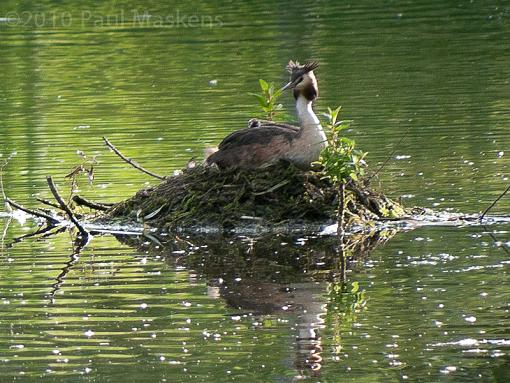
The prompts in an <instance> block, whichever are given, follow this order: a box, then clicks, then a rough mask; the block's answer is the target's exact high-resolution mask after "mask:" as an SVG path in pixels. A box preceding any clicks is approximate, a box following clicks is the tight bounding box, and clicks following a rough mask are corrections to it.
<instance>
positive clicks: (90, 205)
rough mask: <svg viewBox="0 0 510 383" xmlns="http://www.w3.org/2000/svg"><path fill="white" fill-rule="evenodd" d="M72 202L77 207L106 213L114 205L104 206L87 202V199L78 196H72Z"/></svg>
mask: <svg viewBox="0 0 510 383" xmlns="http://www.w3.org/2000/svg"><path fill="white" fill-rule="evenodd" d="M73 202H74V203H75V204H77V205H79V206H85V207H88V208H90V209H94V210H100V211H106V210H108V209H110V208H111V207H112V206H114V205H115V204H106V203H99V202H93V201H89V200H88V199H85V198H83V197H80V196H79V195H75V196H73Z"/></svg>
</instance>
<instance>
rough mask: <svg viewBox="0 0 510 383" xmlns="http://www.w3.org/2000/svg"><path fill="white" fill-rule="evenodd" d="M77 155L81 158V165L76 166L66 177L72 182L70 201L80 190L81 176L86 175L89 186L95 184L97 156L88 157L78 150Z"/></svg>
mask: <svg viewBox="0 0 510 383" xmlns="http://www.w3.org/2000/svg"><path fill="white" fill-rule="evenodd" d="M76 154H77V155H78V156H79V157H80V159H81V163H79V164H78V165H76V166H75V167H74V168H73V170H71V172H69V174H67V175H66V176H65V178H66V179H68V180H70V182H71V195H70V197H69V199H71V198H72V197H73V194H74V192H75V191H77V189H78V177H79V176H80V175H86V176H87V180H88V183H89V185H92V183H93V182H94V165H97V160H96V156H92V157H88V156H86V155H85V153H84V152H82V151H81V150H77V151H76Z"/></svg>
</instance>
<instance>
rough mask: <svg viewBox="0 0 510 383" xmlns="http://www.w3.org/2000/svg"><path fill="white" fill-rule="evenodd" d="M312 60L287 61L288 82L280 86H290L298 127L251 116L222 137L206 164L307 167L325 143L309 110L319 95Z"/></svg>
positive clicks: (232, 166) (311, 111)
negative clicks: (283, 162)
mask: <svg viewBox="0 0 510 383" xmlns="http://www.w3.org/2000/svg"><path fill="white" fill-rule="evenodd" d="M317 67H318V64H317V63H316V62H310V63H307V64H305V65H300V64H299V63H298V62H293V61H290V62H289V64H288V65H287V70H288V71H289V72H290V81H289V83H288V84H287V85H285V86H284V87H283V88H282V89H283V90H286V89H293V92H294V98H295V99H296V110H297V115H298V118H299V126H293V125H289V124H283V123H276V122H273V121H267V120H258V119H251V120H250V121H249V122H248V128H245V129H241V130H238V131H235V132H233V133H231V134H230V135H228V136H227V137H225V138H224V139H223V141H222V142H221V143H220V145H219V146H218V151H216V152H215V153H213V154H211V155H210V156H209V157H208V158H207V159H206V163H207V164H209V165H212V164H216V165H217V166H218V167H219V168H221V169H225V168H244V169H253V168H260V167H265V166H269V165H271V164H274V163H276V162H278V161H279V160H286V161H288V162H290V163H292V164H294V165H295V166H297V167H299V168H302V169H309V168H310V166H311V163H312V162H315V161H317V160H318V159H319V155H320V152H321V150H322V149H323V148H324V147H326V146H327V140H326V135H325V133H324V130H323V129H322V126H321V124H320V122H319V119H318V118H317V116H316V115H315V113H314V111H313V109H312V103H313V101H314V100H315V99H316V98H317V97H318V95H319V88H318V86H317V79H316V78H315V75H314V73H313V70H314V69H316V68H317Z"/></svg>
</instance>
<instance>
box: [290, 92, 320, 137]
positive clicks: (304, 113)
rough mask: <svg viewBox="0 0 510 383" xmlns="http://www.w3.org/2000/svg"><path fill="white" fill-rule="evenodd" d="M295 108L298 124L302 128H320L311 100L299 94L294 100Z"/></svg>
mask: <svg viewBox="0 0 510 383" xmlns="http://www.w3.org/2000/svg"><path fill="white" fill-rule="evenodd" d="M296 110H297V115H298V118H299V125H300V126H301V128H302V129H321V130H322V126H321V123H320V121H319V119H318V117H317V115H316V114H315V112H314V111H313V109H312V101H310V100H308V99H307V98H306V97H305V96H303V95H300V96H299V97H298V98H297V100H296Z"/></svg>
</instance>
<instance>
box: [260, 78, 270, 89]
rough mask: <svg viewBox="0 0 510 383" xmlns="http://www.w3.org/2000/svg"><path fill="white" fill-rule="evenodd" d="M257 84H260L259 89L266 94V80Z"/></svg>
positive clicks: (261, 80)
mask: <svg viewBox="0 0 510 383" xmlns="http://www.w3.org/2000/svg"><path fill="white" fill-rule="evenodd" d="M259 84H260V88H261V89H262V90H263V91H264V92H266V91H267V90H268V89H269V84H268V83H267V81H266V80H263V79H259Z"/></svg>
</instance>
